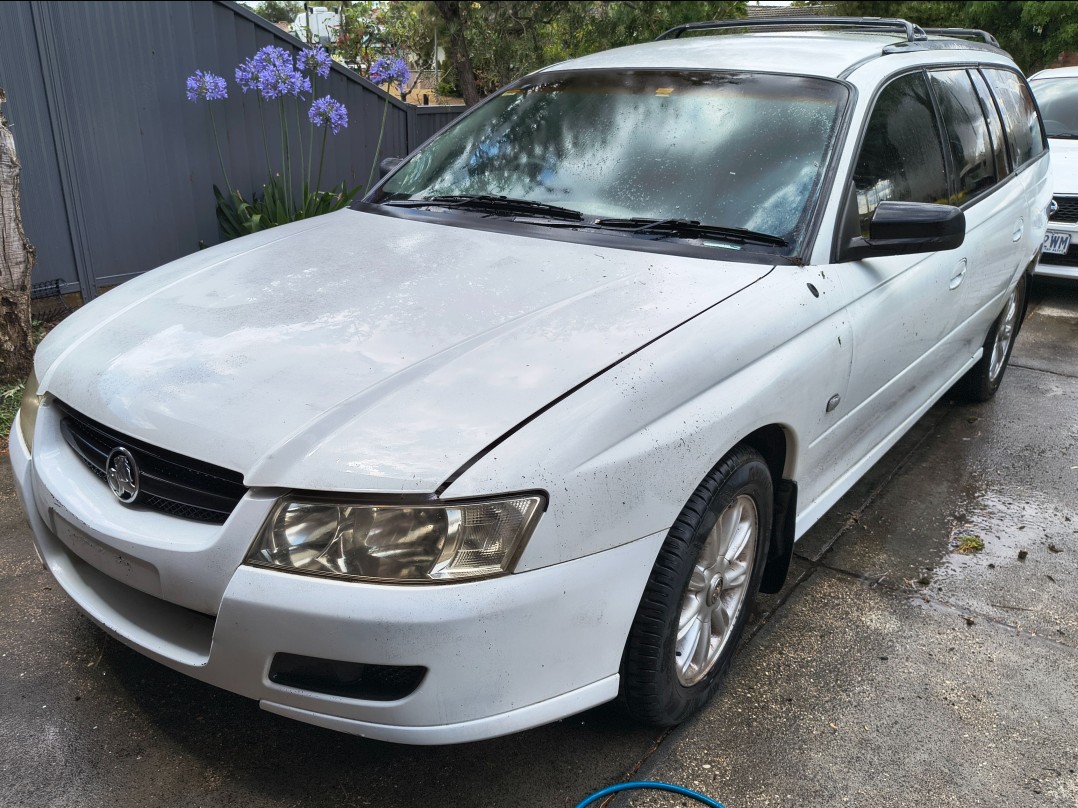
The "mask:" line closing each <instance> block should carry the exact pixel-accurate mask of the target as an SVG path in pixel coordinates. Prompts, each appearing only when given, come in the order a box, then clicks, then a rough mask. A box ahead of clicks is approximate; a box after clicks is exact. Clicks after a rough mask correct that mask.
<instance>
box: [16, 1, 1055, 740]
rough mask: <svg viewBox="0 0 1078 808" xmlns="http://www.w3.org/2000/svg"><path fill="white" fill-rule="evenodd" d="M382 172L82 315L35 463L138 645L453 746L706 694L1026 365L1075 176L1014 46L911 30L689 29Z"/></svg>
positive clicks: (77, 549) (83, 587) (484, 107)
mask: <svg viewBox="0 0 1078 808" xmlns="http://www.w3.org/2000/svg"><path fill="white" fill-rule="evenodd" d="M812 26H815V28H816V30H806V29H808V28H809V27H812ZM791 29H793V30H791ZM683 34H684V35H685V36H683ZM698 34H703V35H698ZM963 36H965V37H968V36H973V38H974V39H976V40H978V41H967V40H966V39H963V38H959V37H963ZM386 171H387V172H388V173H387V176H386V177H385V178H384V179H383V181H382V182H381V184H380V185H379V186H378V187H377V188H376V189H374V190H373V191H372V192H371V193H370V194H369V195H368V197H367V198H366V199H365V200H364V201H363V202H361V203H357V204H356V205H354V208H353V209H349V210H344V211H340V212H337V213H334V214H330V215H327V216H324V217H320V218H317V219H313V220H308V221H302V222H297V223H294V224H291V225H287V226H284V227H279V228H276V229H273V230H270V231H267V232H264V233H260V234H257V235H253V236H250V237H247V238H243V239H239V240H237V241H232V242H229V243H226V244H222V245H220V246H218V247H214V248H212V249H208V250H205V251H203V252H199V253H196V254H194V255H190V256H187V257H186V258H182V259H180V260H178V261H175V262H174V263H172V264H169V265H168V266H165V267H162V268H160V269H158V270H156V271H153V272H150V273H147V274H145V275H143V276H141V277H139V278H138V279H136V280H132V281H130V282H129V283H126V284H124V285H123V286H121V287H120V288H118V289H115V290H113V291H110V292H108V293H107V294H106V295H104V296H103V297H102V298H100V299H98V300H95V301H94V302H93V303H91V304H90V305H87V306H85V307H84V308H82V309H81V310H80V311H78V312H77V313H76V314H74V315H73V316H71V317H70V318H69V319H67V320H66V321H65V322H64V323H62V324H61V325H60V326H59V327H58V328H56V329H55V330H54V331H53V332H52V333H51V334H50V335H49V336H48V338H47V339H46V340H45V341H44V342H43V343H42V345H41V347H40V348H39V349H38V352H37V356H36V362H35V375H34V376H32V377H31V378H30V380H29V383H28V386H27V395H26V398H25V399H24V401H23V404H22V408H21V411H20V414H19V417H18V419H17V422H16V424H15V427H14V428H13V431H12V436H11V462H12V464H13V465H14V469H15V476H16V479H17V483H18V489H19V492H20V495H21V497H22V500H23V503H24V505H25V507H26V512H27V515H28V518H29V521H30V524H31V527H32V529H33V534H34V538H35V541H36V544H37V548H38V551H39V552H40V555H41V557H42V559H43V561H44V563H45V565H46V566H47V568H48V569H49V570H50V571H51V573H52V574H53V575H54V576H55V578H56V580H57V582H58V583H59V584H60V586H61V587H62V588H63V589H64V591H65V592H67V594H68V595H69V596H70V597H71V598H72V599H73V600H74V601H75V602H76V603H77V604H78V606H79V607H80V608H81V609H82V610H83V611H84V612H85V613H86V614H87V615H88V616H89V617H90V618H91V619H92V620H94V621H95V622H96V623H98V624H99V625H100V626H101V627H103V628H104V629H105V630H106V631H107V632H108V633H110V634H111V635H113V636H114V637H116V638H117V639H119V640H120V641H122V642H124V643H126V644H127V645H129V646H131V647H132V648H134V649H136V650H138V651H139V652H141V653H143V654H145V655H147V656H149V657H151V658H153V659H156V660H158V661H160V662H161V663H163V664H165V665H168V666H170V667H172V668H175V669H176V670H178V671H182V672H184V673H187V674H189V675H191V676H194V677H196V678H198V679H201V680H204V681H206V682H210V683H212V684H214V685H218V686H220V687H222V688H226V689H228V690H231V691H234V692H236V693H240V694H243V695H244V696H248V697H250V698H253V699H257V700H258V701H259V702H260V704H261V706H262V707H263V708H265V709H266V710H270V711H272V712H274V713H278V714H280V715H283V716H288V717H290V718H295V719H298V720H300V721H306V722H310V723H312V724H317V725H319V726H322V727H328V728H331V729H335V730H342V731H345V732H350V733H355V734H358V735H363V736H368V737H371V738H378V739H383V740H388V741H398V742H404V743H419V744H440V743H453V742H459V741H470V740H475V739H480V738H488V737H492V736H496V735H500V734H504V733H509V732H513V731H517V730H522V729H525V728H527V727H533V726H536V725H539V724H543V723H545V722H549V721H553V720H556V719H559V718H562V717H564V716H568V715H570V714H573V713H576V712H579V711H581V710H584V709H586V708H588V707H591V706H593V705H597V704H600V703H603V702H606V701H610V700H612V699H615V698H619V697H620V699H621V700H622V701H623V702H624V704H625V705H626V707H627V709H628V710H629V712H630V713H631V714H632V715H634V716H636V717H638V718H639V719H641V720H643V721H647V722H652V723H656V724H666V725H668V724H672V723H676V722H678V721H681V720H682V719H684V718H685V717H686V716H688V715H690V714H691V713H692V712H693V711H694V710H696V709H697V708H699V707H700V706H701V705H703V704H704V702H705V701H706V700H707V698H708V697H709V695H710V694H711V693H712V692H714V691H715V689H716V687H717V685H718V684H719V681H720V679H721V677H722V674H723V673H724V671H725V670H726V669H727V667H728V665H729V663H730V660H731V657H732V656H733V654H734V651H735V648H736V646H737V644H738V639H739V637H740V635H741V632H742V629H743V627H744V624H745V620H746V616H747V613H748V611H749V609H750V606H751V603H752V601H753V597H754V595H755V593H756V592H757V590H758V589H762V590H763V591H766V592H775V591H777V590H778V589H779V588H780V587H781V585H782V583H783V579H784V578H785V576H786V572H787V568H788V564H789V561H790V556H791V552H792V547H793V543H794V541H795V540H796V539H797V538H798V537H800V536H801V535H802V534H803V533H804V532H805V531H806V530H807V529H808V528H809V527H810V526H811V525H812V524H813V523H814V522H815V521H816V520H817V519H819V518H820V516H821V515H822V514H823V513H825V512H826V511H827V510H828V509H829V508H831V507H832V506H833V505H834V504H835V502H836V501H837V500H838V499H839V497H840V496H841V495H842V494H843V493H844V492H845V491H847V490H848V489H849V488H850V486H851V485H853V483H854V482H855V481H856V480H857V479H858V478H859V477H860V476H861V475H862V474H864V473H865V471H866V470H867V469H868V468H869V467H870V466H871V465H872V464H873V463H874V462H876V460H878V459H879V458H880V456H881V455H883V454H884V452H886V451H887V450H888V448H890V447H891V446H892V445H893V444H894V443H895V442H896V441H897V440H898V439H899V438H900V437H901V436H902V434H903V433H904V432H905V431H906V430H907V429H909V427H910V426H911V425H912V424H913V423H914V422H915V421H916V420H917V419H918V418H920V417H921V415H922V414H923V413H924V412H925V411H926V410H927V409H928V408H929V407H931V406H932V404H933V403H934V402H935V401H937V400H938V399H939V398H940V397H941V396H943V395H944V393H946V392H947V391H948V390H950V389H951V388H952V387H954V386H955V385H956V384H959V385H961V389H962V390H963V391H964V392H965V393H966V394H967V395H968V396H970V397H972V398H973V399H977V400H985V399H988V398H989V397H991V396H992V394H993V393H994V392H995V390H996V388H997V386H998V385H999V383H1000V380H1001V377H1002V376H1003V372H1004V369H1005V367H1006V364H1007V358H1008V356H1009V353H1010V349H1011V345H1012V340H1013V339H1014V336H1015V334H1016V333H1017V330H1018V327H1019V325H1020V323H1021V319H1022V315H1023V312H1024V307H1025V300H1026V297H1025V293H1026V289H1027V279H1028V277H1029V273H1030V272H1031V271H1032V270H1033V268H1034V267H1035V266H1036V263H1037V258H1038V253H1039V251H1040V247H1041V243H1042V240H1043V238H1044V235H1045V230H1046V221H1047V220H1046V215H1047V208H1048V204H1049V201H1050V196H1051V194H1050V190H1049V186H1048V184H1047V181H1046V177H1047V174H1048V151H1047V143H1046V139H1045V133H1044V130H1043V128H1042V125H1041V121H1040V117H1039V114H1038V111H1037V107H1036V105H1035V103H1034V101H1033V99H1032V97H1031V95H1030V92H1029V88H1028V86H1027V84H1026V82H1025V80H1024V79H1023V77H1022V75H1021V73H1020V72H1019V71H1018V69H1017V68H1016V67H1015V65H1014V63H1013V62H1012V61H1011V59H1010V58H1008V56H1007V54H1006V53H1004V52H1003V51H1001V50H1000V49H999V48H998V47H997V46H995V44H994V40H992V39H991V37H990V36H988V35H985V34H982V33H980V32H968V31H966V32H963V31H943V32H932V31H928V32H926V31H924V30H922V29H921V28H919V27H917V26H915V25H912V24H910V23H908V22H905V21H902V20H879V19H866V20H850V19H826V18H824V19H819V18H816V19H811V20H789V19H786V20H780V21H778V22H776V21H773V20H772V21H759V20H753V21H744V20H738V21H733V22H716V23H701V24H694V25H688V26H681V27H679V28H677V29H674V30H672V31H670V32H667V34H665V35H664V36H663V37H661V41H656V42H654V43H650V44H644V45H638V46H633V47H627V48H620V49H617V50H612V51H609V52H605V53H597V54H594V55H591V56H587V57H584V58H581V59H576V60H574V61H570V62H565V63H563V64H559V65H555V66H553V67H550V68H547V69H545V70H541V71H539V72H537V73H533V74H532V75H529V76H527V77H525V78H523V79H521V80H520V81H518V82H516V83H515V84H512V85H511V86H509V87H508V88H507V89H505V90H503V91H502V92H500V93H498V94H496V95H494V96H493V97H491V98H489V99H488V100H486V101H485V102H484V103H483V104H481V105H479V106H477V107H476V108H475V109H474V110H472V111H470V112H469V113H468V114H467V115H465V116H463V117H462V118H460V119H459V120H458V121H457V122H455V123H454V124H453V125H452V126H450V127H449V128H447V129H445V130H444V131H442V132H441V133H440V134H438V135H437V136H435V137H434V138H433V139H431V140H430V141H429V142H428V143H427V144H426V145H424V146H423V147H422V148H420V149H419V150H417V151H416V152H415V153H413V154H412V155H411V156H409V157H408V158H406V159H405V160H403V161H397V162H395V163H394V164H393V165H390V166H388V167H386Z"/></svg>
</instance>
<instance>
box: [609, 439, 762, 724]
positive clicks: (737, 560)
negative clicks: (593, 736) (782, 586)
mask: <svg viewBox="0 0 1078 808" xmlns="http://www.w3.org/2000/svg"><path fill="white" fill-rule="evenodd" d="M772 502H773V493H772V482H771V472H770V470H769V469H768V466H767V463H765V462H764V459H763V458H762V457H761V456H760V454H759V453H758V452H756V451H755V450H753V449H750V448H748V447H738V448H736V449H734V450H733V451H732V452H730V453H729V454H728V455H727V456H726V457H724V458H723V459H722V461H720V462H719V464H718V465H717V466H716V467H715V468H714V469H713V470H712V471H711V473H710V474H708V476H707V477H706V478H705V479H704V481H703V482H702V483H701V484H700V486H699V487H698V488H697V489H696V491H695V492H694V493H693V495H692V497H691V498H690V499H689V501H688V503H687V504H686V505H685V507H684V508H683V509H682V511H681V514H680V515H679V516H678V518H677V521H676V522H675V523H674V526H673V527H672V528H671V529H670V533H669V534H668V535H667V537H666V541H665V542H664V543H663V546H662V549H661V550H660V551H659V556H658V558H657V559H656V561H655V567H654V568H653V569H652V573H651V577H650V578H649V579H648V583H647V586H646V587H645V589H644V595H643V597H642V598H641V600H640V607H639V609H638V610H637V614H636V617H635V618H634V620H633V625H632V628H631V629H630V631H629V639H628V642H627V644H626V648H625V656H624V660H623V662H622V671H621V681H622V692H621V698H622V701H623V702H624V704H625V706H626V707H627V708H628V710H629V712H630V714H632V715H633V717H635V718H637V719H638V720H641V721H644V722H647V723H649V724H657V725H660V726H671V725H673V724H677V723H679V722H681V721H683V720H684V719H685V718H687V717H688V716H689V715H691V714H692V713H693V712H695V711H696V710H698V709H699V708H700V707H702V706H703V704H704V703H705V702H706V701H707V700H708V698H709V697H710V696H711V694H712V693H713V692H714V691H715V689H716V688H717V686H718V684H719V682H720V680H721V679H722V676H723V674H724V673H725V671H726V669H727V667H728V666H729V664H730V660H731V659H732V658H733V655H734V651H735V650H736V648H737V644H738V640H739V639H740V638H741V633H742V631H743V630H744V628H745V622H746V620H747V618H748V613H749V609H750V608H751V606H752V601H753V598H754V597H755V595H756V591H757V590H758V589H759V586H760V577H761V576H762V574H763V568H764V560H765V559H766V558H767V550H768V542H769V538H770V535H771V515H772V509H773V505H772Z"/></svg>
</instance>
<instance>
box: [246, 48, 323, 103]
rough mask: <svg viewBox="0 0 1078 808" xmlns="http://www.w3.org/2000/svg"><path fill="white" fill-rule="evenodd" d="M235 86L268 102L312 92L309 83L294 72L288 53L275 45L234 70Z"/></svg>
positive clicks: (299, 73)
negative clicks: (253, 92) (252, 91)
mask: <svg viewBox="0 0 1078 808" xmlns="http://www.w3.org/2000/svg"><path fill="white" fill-rule="evenodd" d="M236 83H237V84H239V85H240V89H242V90H243V91H244V92H247V91H248V90H256V91H257V92H258V93H259V94H260V95H261V96H262V97H263V98H264V99H266V100H267V101H270V100H273V99H274V98H281V97H283V96H286V95H295V96H299V95H300V94H302V93H309V92H310V91H311V80H310V79H309V78H307V77H306V76H304V75H303V74H302V73H301V72H300V71H299V70H297V69H296V63H295V59H293V58H292V54H291V52H289V51H287V50H285V49H284V48H278V47H276V46H274V45H267V46H266V47H264V48H262V49H260V50H259V51H258V53H256V54H255V55H254V56H253V57H252V58H250V59H246V60H245V61H243V62H241V63H240V65H239V67H237V68H236Z"/></svg>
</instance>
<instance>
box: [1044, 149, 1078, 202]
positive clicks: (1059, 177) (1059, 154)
mask: <svg viewBox="0 0 1078 808" xmlns="http://www.w3.org/2000/svg"><path fill="white" fill-rule="evenodd" d="M1049 145H1050V146H1051V149H1052V193H1054V194H1057V195H1058V194H1070V195H1073V194H1075V193H1078V140H1069V139H1064V138H1049Z"/></svg>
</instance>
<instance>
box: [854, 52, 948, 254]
mask: <svg viewBox="0 0 1078 808" xmlns="http://www.w3.org/2000/svg"><path fill="white" fill-rule="evenodd" d="M928 92H929V91H928V83H927V82H926V80H925V77H924V74H923V73H921V72H917V73H909V74H907V75H905V76H900V77H899V78H897V79H895V80H894V81H892V82H891V83H890V84H888V85H887V86H886V87H885V88H884V89H883V92H881V93H880V95H879V97H878V98H877V99H876V106H875V108H874V109H873V110H872V113H871V116H870V117H869V122H868V127H867V128H866V130H865V138H864V140H863V141H862V143H861V154H860V155H859V157H858V158H857V168H856V170H855V171H854V176H853V181H854V186H855V187H856V192H857V214H858V218H859V220H860V224H861V235H862V236H864V237H866V238H867V237H868V224H869V222H870V221H871V219H872V214H873V213H875V211H876V207H877V206H878V205H879V204H880V202H888V201H895V202H936V203H941V204H947V202H948V198H949V196H950V193H949V189H948V185H947V169H946V167H945V165H944V162H943V147H942V145H941V141H940V135H939V127H938V126H937V123H936V115H935V113H934V111H933V108H932V100H931V98H930V96H929V94H928Z"/></svg>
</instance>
